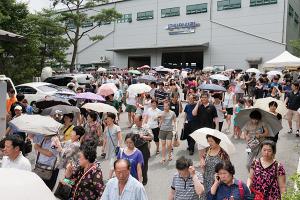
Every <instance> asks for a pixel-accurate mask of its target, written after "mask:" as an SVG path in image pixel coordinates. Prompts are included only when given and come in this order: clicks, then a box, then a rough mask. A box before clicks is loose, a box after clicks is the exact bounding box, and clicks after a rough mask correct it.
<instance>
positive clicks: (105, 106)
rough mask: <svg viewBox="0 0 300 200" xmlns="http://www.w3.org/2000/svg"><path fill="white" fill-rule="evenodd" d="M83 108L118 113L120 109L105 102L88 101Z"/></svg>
mask: <svg viewBox="0 0 300 200" xmlns="http://www.w3.org/2000/svg"><path fill="white" fill-rule="evenodd" d="M82 108H85V109H88V110H93V111H96V112H99V113H102V112H104V113H106V112H110V113H115V114H117V113H118V111H117V110H116V109H115V107H113V106H110V105H108V104H105V103H87V104H84V105H83V106H82Z"/></svg>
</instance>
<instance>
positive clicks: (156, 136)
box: [151, 127, 159, 142]
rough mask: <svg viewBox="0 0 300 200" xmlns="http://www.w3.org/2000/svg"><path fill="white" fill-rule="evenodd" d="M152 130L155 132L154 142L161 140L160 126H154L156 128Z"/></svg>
mask: <svg viewBox="0 0 300 200" xmlns="http://www.w3.org/2000/svg"><path fill="white" fill-rule="evenodd" d="M151 130H152V134H153V140H154V142H159V137H158V135H159V128H158V127H157V128H154V129H151Z"/></svg>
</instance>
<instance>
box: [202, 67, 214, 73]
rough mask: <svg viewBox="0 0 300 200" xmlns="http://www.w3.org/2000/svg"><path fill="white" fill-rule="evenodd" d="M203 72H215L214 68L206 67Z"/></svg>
mask: <svg viewBox="0 0 300 200" xmlns="http://www.w3.org/2000/svg"><path fill="white" fill-rule="evenodd" d="M202 71H204V72H212V71H214V67H211V66H208V67H204V68H203V69H202Z"/></svg>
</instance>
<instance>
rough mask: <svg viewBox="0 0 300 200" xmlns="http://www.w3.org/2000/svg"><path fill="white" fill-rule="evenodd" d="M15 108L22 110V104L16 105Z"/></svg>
mask: <svg viewBox="0 0 300 200" xmlns="http://www.w3.org/2000/svg"><path fill="white" fill-rule="evenodd" d="M14 110H22V106H19V105H18V106H16V107H15V108H14Z"/></svg>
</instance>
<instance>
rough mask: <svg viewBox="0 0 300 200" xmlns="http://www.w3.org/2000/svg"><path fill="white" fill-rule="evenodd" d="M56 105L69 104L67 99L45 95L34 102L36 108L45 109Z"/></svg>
mask: <svg viewBox="0 0 300 200" xmlns="http://www.w3.org/2000/svg"><path fill="white" fill-rule="evenodd" d="M56 105H71V103H70V102H69V101H68V100H67V99H63V98H60V97H54V96H47V97H46V98H44V99H40V100H38V101H37V102H36V103H35V106H36V107H37V108H38V109H45V108H49V107H52V106H56Z"/></svg>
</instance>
